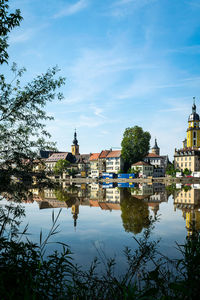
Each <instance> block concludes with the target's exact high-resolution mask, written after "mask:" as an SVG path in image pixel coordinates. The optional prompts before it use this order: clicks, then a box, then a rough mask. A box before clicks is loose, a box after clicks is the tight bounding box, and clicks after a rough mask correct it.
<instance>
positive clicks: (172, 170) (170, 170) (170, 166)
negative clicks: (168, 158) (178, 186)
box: [166, 163, 181, 177]
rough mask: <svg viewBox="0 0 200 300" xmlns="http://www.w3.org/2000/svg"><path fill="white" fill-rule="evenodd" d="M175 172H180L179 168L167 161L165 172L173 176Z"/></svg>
mask: <svg viewBox="0 0 200 300" xmlns="http://www.w3.org/2000/svg"><path fill="white" fill-rule="evenodd" d="M176 172H181V171H180V170H179V169H176V168H175V167H174V165H173V164H172V163H168V165H167V168H166V174H167V175H171V176H172V177H175V176H176Z"/></svg>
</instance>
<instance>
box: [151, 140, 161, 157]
mask: <svg viewBox="0 0 200 300" xmlns="http://www.w3.org/2000/svg"><path fill="white" fill-rule="evenodd" d="M151 151H152V153H154V154H157V155H160V148H159V147H158V144H157V139H156V138H155V145H154V146H153V147H152V148H151Z"/></svg>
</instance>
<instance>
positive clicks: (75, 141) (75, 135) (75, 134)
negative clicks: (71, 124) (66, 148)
mask: <svg viewBox="0 0 200 300" xmlns="http://www.w3.org/2000/svg"><path fill="white" fill-rule="evenodd" d="M72 143H73V145H75V146H77V145H78V140H77V133H76V129H75V131H74V139H73V141H72Z"/></svg>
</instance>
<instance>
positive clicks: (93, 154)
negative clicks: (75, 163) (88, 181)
mask: <svg viewBox="0 0 200 300" xmlns="http://www.w3.org/2000/svg"><path fill="white" fill-rule="evenodd" d="M98 158H99V153H92V154H91V156H90V160H97V159H98Z"/></svg>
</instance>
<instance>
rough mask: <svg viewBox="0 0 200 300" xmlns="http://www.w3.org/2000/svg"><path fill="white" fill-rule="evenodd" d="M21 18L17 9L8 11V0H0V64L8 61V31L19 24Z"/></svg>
mask: <svg viewBox="0 0 200 300" xmlns="http://www.w3.org/2000/svg"><path fill="white" fill-rule="evenodd" d="M22 19H23V18H22V16H21V13H20V10H19V9H16V10H15V12H14V13H10V12H9V5H8V0H0V64H3V63H5V62H6V63H7V62H8V52H7V48H8V43H7V40H8V33H9V32H10V31H11V30H12V29H13V28H14V27H16V26H19V25H20V21H21V20H22Z"/></svg>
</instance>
